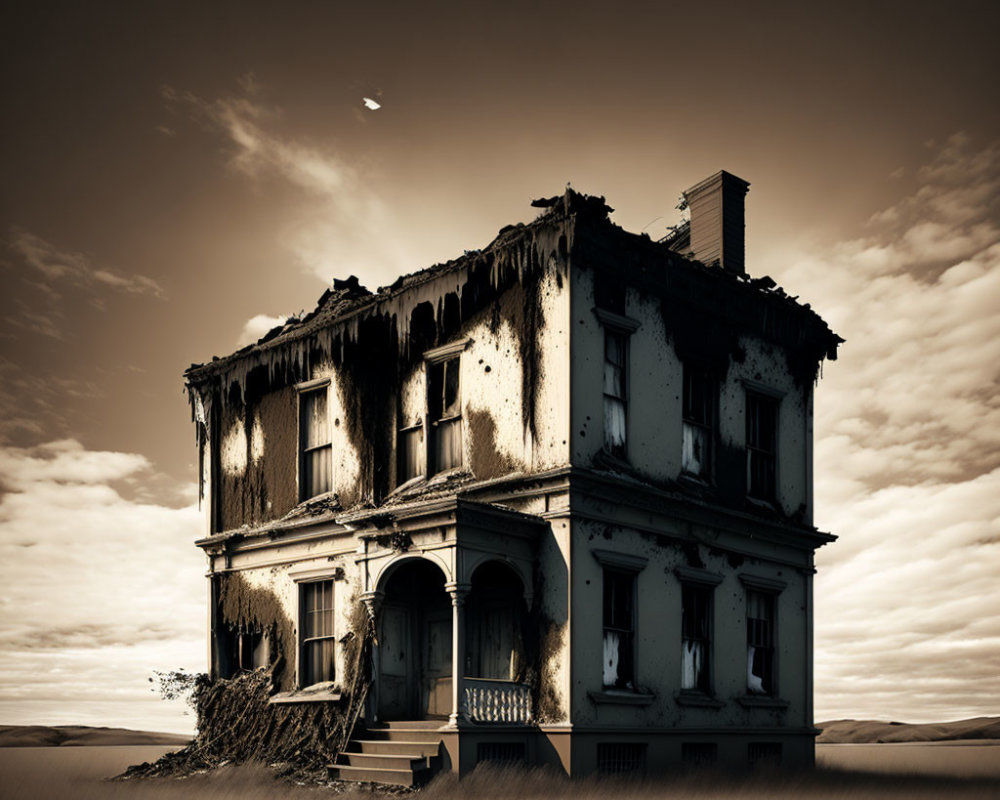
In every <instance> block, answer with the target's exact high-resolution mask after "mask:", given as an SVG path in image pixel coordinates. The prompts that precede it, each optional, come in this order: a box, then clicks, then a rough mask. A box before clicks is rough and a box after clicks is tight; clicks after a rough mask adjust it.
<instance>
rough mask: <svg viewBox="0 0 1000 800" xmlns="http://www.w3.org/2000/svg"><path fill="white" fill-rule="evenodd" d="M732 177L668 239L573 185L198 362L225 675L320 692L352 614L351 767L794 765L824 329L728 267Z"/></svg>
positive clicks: (807, 615)
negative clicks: (454, 245)
mask: <svg viewBox="0 0 1000 800" xmlns="http://www.w3.org/2000/svg"><path fill="white" fill-rule="evenodd" d="M747 187H748V184H747V183H746V182H744V181H742V180H740V179H739V178H736V177H735V176H733V175H731V174H729V173H726V172H720V173H718V174H716V175H714V176H712V177H710V178H708V179H707V180H705V181H703V182H702V183H700V184H698V185H697V186H695V187H693V188H692V189H690V190H688V192H686V193H685V197H686V199H687V202H688V204H689V207H690V210H691V220H690V223H689V224H687V223H686V224H685V225H684V226H682V227H681V228H679V229H677V230H676V231H675V232H674V233H673V234H672V235H671V236H669V237H668V238H667V239H664V240H662V241H653V240H651V239H650V238H649V237H647V236H645V235H636V234H633V233H629V232H627V231H624V230H622V229H621V228H619V227H618V226H616V225H614V224H613V223H612V222H611V221H610V220H609V218H608V214H609V212H610V211H611V210H612V209H610V208H609V207H608V206H607V205H606V204H605V202H604V199H603V198H597V197H590V196H586V195H581V194H578V193H576V192H574V191H572V190H567V191H566V192H565V194H563V195H560V196H557V197H553V198H550V199H545V200H537V201H535V202H534V203H533V205H534V206H536V207H538V208H540V209H541V211H540V214H539V216H538V217H537V219H535V220H534V221H533V222H531V223H529V224H518V225H511V226H507V227H505V228H503V229H502V230H501V231H500V232H499V234H498V235H497V237H496V239H494V241H493V242H491V243H490V244H489V245H488V246H486V247H485V248H483V249H482V250H473V251H468V252H466V253H465V255H463V256H462V257H461V258H457V259H455V260H454V261H450V262H448V263H446V264H441V265H438V266H435V267H431V268H429V269H425V270H423V271H420V272H415V273H413V274H410V275H406V276H404V277H401V278H399V279H398V280H397V281H396V282H395V283H393V284H392V285H391V286H387V287H383V288H381V289H379V290H378V291H377V292H374V293H373V292H370V291H368V290H367V289H365V288H363V287H362V286H360V285H359V284H358V281H357V279H355V278H351V279H349V280H347V281H336V282H335V284H334V287H333V289H332V290H330V291H327V292H326V293H325V294H324V295H323V296H322V297H321V298H320V300H319V304H318V305H317V307H316V309H315V310H314V311H313V312H311V313H309V314H307V315H305V316H303V317H302V318H300V319H291V320H289V321H288V323H287V324H285V325H284V326H281V327H279V328H275V329H274V330H272V331H271V332H270V333H268V334H267V335H266V336H264V337H263V338H262V339H261V340H260V341H258V342H257V343H255V344H253V345H250V346H248V347H245V348H243V349H242V350H240V351H238V352H236V353H234V354H232V355H230V356H227V357H225V358H217V359H213V360H212V361H210V362H208V363H205V364H201V365H194V366H192V367H191V368H190V369H189V370H188V371H187V372H186V373H185V377H186V381H187V387H188V391H189V393H190V397H191V400H192V405H193V410H194V417H195V420H196V423H197V429H198V432H199V448H200V464H201V475H200V482H201V494H202V498H203V506H204V509H205V514H206V527H207V532H206V536H205V538H203V539H201V540H199V542H198V545H199V546H200V547H201V548H202V549H203V550H204V551H205V553H206V555H207V557H208V565H209V586H210V609H211V633H210V642H209V646H210V659H211V665H212V670H213V673H214V674H215V675H216V676H221V677H225V676H229V675H232V674H234V673H235V672H237V671H238V670H240V669H250V668H253V667H256V666H264V665H268V664H272V665H274V664H276V663H277V665H278V669H276V672H275V674H276V676H278V677H277V678H276V680H277V683H278V686H276V692H277V693H276V694H275V696H274V697H272V698H271V699H272V702H275V703H282V702H311V703H323V702H338V699H341V700H342V699H343V695H344V694H345V693H346V692H349V691H351V690H352V686H349V685H347V680H346V676H348V675H352V674H353V673H352V672H351V665H350V664H348V663H347V659H346V658H345V653H346V652H347V648H348V645H349V644H350V642H351V639H352V637H354V636H358V635H362V634H361V633H360V632H361V631H362V630H363V629H364V626H359V623H358V619H359V611H360V610H363V611H364V613H365V614H368V615H370V618H371V619H373V620H374V626H373V628H374V630H375V631H376V635H375V636H374V639H373V642H372V645H371V650H370V658H368V659H367V661H366V663H364V664H362V665H360V667H359V669H360V670H361V671H362V672H363V673H364V675H365V676H366V677H367V678H369V679H370V687H369V688H368V690H367V695H366V697H365V702H364V705H363V707H362V708H361V719H360V721H359V724H358V727H357V729H356V731H355V735H354V739H353V740H352V742H351V743H350V745H349V746H348V747H347V748H345V752H343V753H341V754H339V755H337V756H336V763H335V765H334V767H333V772H334V773H335V774H337V775H339V776H341V777H345V778H356V779H376V780H384V781H390V782H391V781H396V782H401V783H409V782H411V781H412V780H414V779H416V778H418V777H419V775H420V773H421V772H424V773H425V772H426V770H427V768H428V767H429V766H433V767H439V768H440V767H443V768H445V769H451V770H455V771H457V772H458V773H459V774H462V773H465V772H467V771H468V770H470V769H471V768H473V767H474V766H475V764H476V763H478V762H480V761H484V760H503V761H511V760H515V761H523V762H525V763H528V764H552V765H555V766H557V767H558V768H560V769H562V770H564V771H565V772H566V773H568V774H570V775H583V774H587V773H589V772H592V771H595V770H596V771H602V772H625V771H633V770H640V771H641V770H646V771H648V772H655V771H662V770H673V769H676V768H677V767H678V766H679V765H681V764H684V763H698V764H705V763H711V762H718V763H719V764H722V765H730V766H731V765H741V764H744V765H745V764H752V763H756V762H760V761H781V762H783V763H786V764H792V765H807V764H811V763H812V761H813V752H814V745H813V742H814V734H815V733H816V731H815V729H814V728H813V708H812V696H813V675H812V628H813V612H812V608H813V601H812V593H813V573H814V569H813V553H814V551H815V549H816V548H817V547H819V546H821V545H823V544H825V543H827V542H830V541H832V540H833V538H834V537H832V536H830V535H829V534H826V533H821V532H819V531H817V530H816V529H815V527H814V526H813V524H812V506H813V498H812V483H813V477H812V461H813V453H812V438H813V436H812V418H813V387H814V385H815V382H816V379H817V375H818V370H819V367H820V365H821V363H822V361H823V359H825V358H830V359H833V358H835V357H836V352H837V346H838V343H839V342H840V341H841V340H840V339H839V337H837V336H836V335H835V334H834V333H832V332H831V331H830V329H829V328H828V327H827V325H826V324H825V323H824V322H823V320H822V319H820V317H819V316H817V315H816V313H815V312H813V311H812V310H811V309H810V307H809V306H808V305H802V304H800V303H798V302H796V298H793V297H789V296H787V295H786V294H785V293H784V292H783V291H782V290H781V289H780V288H778V287H776V286H775V284H774V282H773V281H771V280H770V279H769V278H766V277H765V278H759V279H754V278H751V277H749V276H748V275H747V274H746V272H745V269H744V252H743V251H744V217H743V208H744V197H745V194H746V192H747ZM361 619H364V616H363V615H362V616H361ZM358 685H359V683H358V682H357V681H354V682H353V686H354V690H355V691H360V690H358V689H357V686H358ZM431 756H433V757H434V758H433V760H428V757H431Z"/></svg>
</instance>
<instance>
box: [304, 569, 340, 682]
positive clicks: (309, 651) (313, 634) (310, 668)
mask: <svg viewBox="0 0 1000 800" xmlns="http://www.w3.org/2000/svg"><path fill="white" fill-rule="evenodd" d="M301 623H302V625H301V628H302V667H301V670H300V672H299V680H300V683H301V685H302V686H311V685H312V684H314V683H322V682H324V681H332V680H333V677H334V647H335V640H334V638H333V581H332V580H330V581H316V582H314V583H304V584H302V620H301Z"/></svg>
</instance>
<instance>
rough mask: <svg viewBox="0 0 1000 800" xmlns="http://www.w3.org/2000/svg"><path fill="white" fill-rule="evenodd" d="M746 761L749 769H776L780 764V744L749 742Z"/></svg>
mask: <svg viewBox="0 0 1000 800" xmlns="http://www.w3.org/2000/svg"><path fill="white" fill-rule="evenodd" d="M747 761H748V762H749V763H750V767H751V768H759V767H777V766H779V765H780V764H781V742H750V743H749V744H748V745H747Z"/></svg>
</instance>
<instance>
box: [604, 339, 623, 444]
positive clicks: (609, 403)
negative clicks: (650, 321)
mask: <svg viewBox="0 0 1000 800" xmlns="http://www.w3.org/2000/svg"><path fill="white" fill-rule="evenodd" d="M627 371H628V336H627V335H625V334H624V333H621V332H619V331H615V330H610V329H608V328H605V329H604V446H605V448H607V450H608V452H609V453H611V454H612V455H615V456H619V457H621V458H624V457H625V452H626V433H625V431H626V403H627V401H626V396H625V387H626V383H627V377H628V372H627Z"/></svg>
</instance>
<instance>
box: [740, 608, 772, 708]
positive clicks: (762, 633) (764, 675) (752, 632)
mask: <svg viewBox="0 0 1000 800" xmlns="http://www.w3.org/2000/svg"><path fill="white" fill-rule="evenodd" d="M774 597H775V596H774V595H773V594H771V593H770V592H762V591H758V590H756V589H748V590H747V692H748V693H749V694H754V695H767V696H772V695H774V693H775V692H774V689H775V680H774V677H775V676H774V668H775V664H774Z"/></svg>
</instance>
